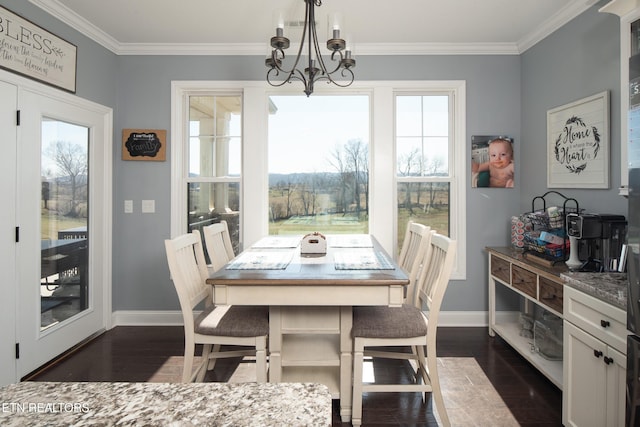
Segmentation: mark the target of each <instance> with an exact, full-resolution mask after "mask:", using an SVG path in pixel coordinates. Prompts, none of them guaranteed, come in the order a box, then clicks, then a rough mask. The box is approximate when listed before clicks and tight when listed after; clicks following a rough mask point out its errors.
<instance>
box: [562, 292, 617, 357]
mask: <svg viewBox="0 0 640 427" xmlns="http://www.w3.org/2000/svg"><path fill="white" fill-rule="evenodd" d="M564 318H565V320H567V321H569V322H571V323H573V324H574V325H575V326H577V327H578V328H580V329H582V330H584V331H585V332H588V333H590V334H591V335H593V336H594V337H596V338H598V339H599V340H601V341H603V342H604V343H605V344H607V345H609V346H611V347H613V348H615V349H616V350H618V351H619V352H621V353H623V354H626V353H627V315H626V312H625V311H624V310H622V309H620V308H618V307H615V306H613V305H611V304H609V303H606V302H604V301H601V300H599V299H597V298H594V297H592V296H591V295H588V294H586V293H584V292H581V291H579V290H577V289H574V288H572V287H570V286H565V288H564Z"/></svg>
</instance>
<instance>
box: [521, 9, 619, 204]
mask: <svg viewBox="0 0 640 427" xmlns="http://www.w3.org/2000/svg"><path fill="white" fill-rule="evenodd" d="M605 3H606V1H605V2H602V1H601V2H600V3H599V4H597V5H595V6H594V7H592V8H591V9H590V10H588V11H587V12H585V13H583V14H582V15H580V16H578V17H577V18H575V19H574V20H572V21H571V22H570V23H568V24H567V25H565V26H564V27H562V28H561V29H559V30H558V31H556V32H555V33H554V34H552V35H550V36H549V37H547V38H546V39H544V40H543V41H541V42H540V43H538V44H537V45H535V46H534V47H532V48H531V49H529V50H527V51H526V52H525V53H524V54H523V55H522V150H521V156H522V157H521V158H522V159H527V162H528V163H527V165H524V166H523V167H522V169H521V181H522V187H521V190H522V192H521V205H520V209H521V210H526V209H531V207H530V206H531V204H530V200H531V198H532V197H534V196H536V195H539V194H541V193H544V192H545V191H546V185H547V177H546V154H547V152H546V146H545V143H546V131H547V126H546V123H547V122H546V120H547V116H546V114H547V110H549V109H552V108H554V107H557V106H561V105H564V104H567V103H569V102H572V101H576V100H579V99H581V98H584V97H587V96H590V95H593V94H596V93H599V92H602V91H604V90H608V91H609V92H610V128H611V132H610V135H611V138H610V141H611V144H610V147H611V154H610V155H611V162H610V171H611V178H610V181H609V182H610V187H611V188H610V189H608V190H573V189H559V191H560V192H561V193H563V194H565V195H567V196H569V197H574V198H576V199H577V200H578V202H579V203H580V207H584V208H585V209H587V210H588V211H589V212H599V213H615V214H622V215H626V213H627V203H626V199H624V198H623V197H621V196H618V190H617V189H618V187H619V186H620V145H621V141H620V33H619V31H620V20H619V18H618V17H617V16H614V15H611V14H607V13H599V12H598V11H597V10H598V8H599V7H601V6H602V5H603V4H605Z"/></svg>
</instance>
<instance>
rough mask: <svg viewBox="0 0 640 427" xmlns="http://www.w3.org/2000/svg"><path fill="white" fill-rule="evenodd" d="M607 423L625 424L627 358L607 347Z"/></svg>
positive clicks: (611, 424) (613, 424) (620, 426)
mask: <svg viewBox="0 0 640 427" xmlns="http://www.w3.org/2000/svg"><path fill="white" fill-rule="evenodd" d="M607 358H608V359H607V363H608V366H607V425H608V426H615V427H618V426H619V427H622V426H624V421H625V419H624V417H625V404H626V389H627V387H626V385H627V358H626V356H625V355H624V354H622V353H620V352H619V351H616V350H615V349H613V348H611V347H608V348H607Z"/></svg>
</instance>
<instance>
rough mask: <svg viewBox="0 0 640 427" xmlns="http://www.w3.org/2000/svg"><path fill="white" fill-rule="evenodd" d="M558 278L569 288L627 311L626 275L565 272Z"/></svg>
mask: <svg viewBox="0 0 640 427" xmlns="http://www.w3.org/2000/svg"><path fill="white" fill-rule="evenodd" d="M560 277H561V278H562V279H564V281H565V283H566V284H567V285H569V286H572V287H574V288H576V289H578V290H581V291H583V292H585V293H587V294H589V295H591V296H594V297H596V298H598V299H600V300H602V301H605V302H608V303H609V304H612V305H614V306H616V307H619V308H621V309H623V310H625V311H626V310H627V273H582V272H567V273H562V274H561V275H560Z"/></svg>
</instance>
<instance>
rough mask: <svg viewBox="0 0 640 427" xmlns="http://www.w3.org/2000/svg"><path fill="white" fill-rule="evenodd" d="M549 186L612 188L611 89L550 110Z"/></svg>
mask: <svg viewBox="0 0 640 427" xmlns="http://www.w3.org/2000/svg"><path fill="white" fill-rule="evenodd" d="M547 187H549V188H609V91H604V92H600V93H598V94H595V95H592V96H589V97H587V98H584V99H580V100H578V101H575V102H571V103H569V104H566V105H562V106H560V107H556V108H553V109H551V110H549V111H547Z"/></svg>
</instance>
